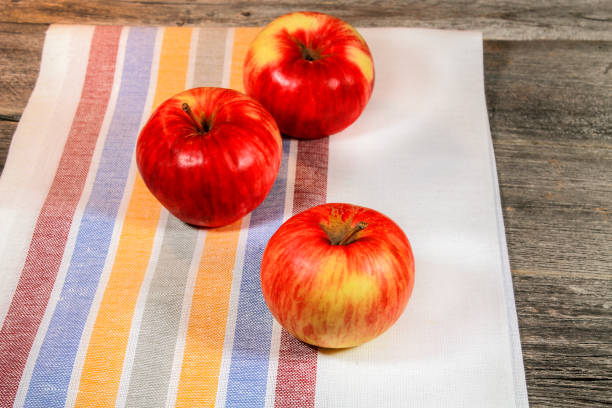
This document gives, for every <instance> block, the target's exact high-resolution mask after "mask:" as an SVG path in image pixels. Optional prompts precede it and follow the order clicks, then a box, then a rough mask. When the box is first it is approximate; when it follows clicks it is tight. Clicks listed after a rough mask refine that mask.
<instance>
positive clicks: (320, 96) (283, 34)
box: [243, 12, 374, 139]
mask: <svg viewBox="0 0 612 408" xmlns="http://www.w3.org/2000/svg"><path fill="white" fill-rule="evenodd" d="M243 80H244V87H245V90H246V93H247V94H248V95H250V96H252V97H253V98H255V99H257V100H258V101H259V102H261V104H262V105H263V106H265V107H266V109H268V111H269V112H270V113H271V114H272V116H274V118H275V119H276V122H277V123H278V127H279V128H280V130H281V132H282V133H283V134H286V135H289V136H292V137H295V138H299V139H315V138H320V137H324V136H328V135H332V134H334V133H337V132H340V131H341V130H343V129H344V128H346V127H347V126H349V125H350V124H351V123H353V122H354V121H355V120H356V119H357V118H358V117H359V115H361V113H362V111H363V109H364V108H365V106H366V104H367V103H368V100H369V99H370V95H371V93H372V89H373V86H374V62H373V60H372V55H371V53H370V50H369V48H368V45H367V43H366V42H365V40H364V39H363V37H362V36H361V35H360V34H359V33H358V32H357V31H356V30H355V29H354V28H353V27H352V26H351V25H349V24H348V23H346V22H344V21H343V20H340V19H339V18H336V17H332V16H329V15H327V14H322V13H316V12H294V13H289V14H286V15H283V16H281V17H278V18H277V19H275V20H274V21H272V22H271V23H270V24H268V25H267V26H266V27H264V29H263V30H262V31H261V32H260V33H259V34H258V35H257V37H256V38H255V40H254V41H253V43H252V44H251V45H250V47H249V50H248V52H247V55H246V59H245V64H244V74H243Z"/></svg>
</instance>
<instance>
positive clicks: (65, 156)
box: [0, 27, 121, 407]
mask: <svg viewBox="0 0 612 408" xmlns="http://www.w3.org/2000/svg"><path fill="white" fill-rule="evenodd" d="M120 34H121V28H120V27H96V29H95V31H94V34H93V38H92V42H91V48H90V52H89V61H88V64H87V72H86V74H85V82H84V84H83V90H82V93H81V99H80V101H79V105H78V107H77V110H76V114H75V117H74V119H73V122H72V126H71V128H70V133H69V134H68V138H67V140H66V144H65V146H64V151H63V152H62V157H61V159H60V162H59V166H58V168H57V172H56V173H55V177H54V179H53V183H52V184H51V188H50V190H49V192H48V194H47V198H46V199H45V202H44V204H43V206H42V209H41V211H40V214H39V215H38V219H37V221H36V226H35V228H34V233H33V235H32V241H31V242H30V248H29V250H28V254H27V257H26V260H25V264H24V266H23V270H22V272H21V277H20V278H19V283H18V284H17V288H16V290H15V294H14V296H13V300H12V303H11V305H10V307H9V310H8V313H7V315H6V318H5V320H4V324H3V326H2V330H1V331H0V356H2V357H1V358H2V362H1V363H0V406H2V407H8V406H11V405H12V404H13V401H14V399H15V394H16V393H17V388H18V387H19V381H20V379H21V376H22V373H23V369H24V366H25V363H26V360H27V358H28V355H29V353H30V349H31V348H32V343H33V342H34V338H35V337H36V333H37V331H38V327H39V326H40V321H41V320H42V317H43V315H44V313H45V309H46V307H47V303H48V301H49V296H50V295H51V291H52V290H53V285H54V283H55V279H56V277H57V272H58V269H59V266H60V264H61V261H62V256H63V254H64V249H65V247H66V241H67V239H68V232H69V231H70V226H71V224H72V218H73V216H74V212H75V210H76V206H77V204H78V202H79V198H80V197H81V193H82V191H83V187H84V184H85V179H86V178H87V173H88V171H89V165H90V163H91V158H92V155H93V151H94V148H95V145H96V140H97V138H98V133H99V132H100V128H101V126H102V121H103V120H104V114H105V112H106V107H107V104H108V100H109V98H110V94H111V88H112V84H113V77H114V72H115V61H116V57H117V48H118V45H119V36H120ZM66 63H69V61H66Z"/></svg>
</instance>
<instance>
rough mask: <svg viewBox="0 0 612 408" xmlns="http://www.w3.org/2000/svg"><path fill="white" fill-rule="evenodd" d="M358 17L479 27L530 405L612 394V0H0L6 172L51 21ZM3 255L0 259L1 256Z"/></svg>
mask: <svg viewBox="0 0 612 408" xmlns="http://www.w3.org/2000/svg"><path fill="white" fill-rule="evenodd" d="M293 10H318V11H323V12H327V13H329V14H334V15H336V16H338V17H341V18H344V19H345V20H347V21H349V22H350V23H352V24H353V25H355V26H358V27H367V26H408V27H431V28H443V29H470V30H479V31H482V32H483V33H484V38H485V42H484V64H485V87H486V97H487V104H488V109H489V119H490V124H491V131H492V135H493V142H494V147H495V156H496V159H497V171H498V175H499V183H500V187H501V196H502V205H503V212H504V218H505V223H506V235H507V241H508V249H509V253H510V264H511V268H512V277H513V281H514V291H515V296H516V306H517V311H518V319H519V326H520V334H521V343H522V347H523V358H524V363H525V371H526V377H527V386H528V393H529V400H530V403H531V405H532V406H547V407H561V406H572V407H581V406H584V407H587V406H589V407H592V406H600V405H605V404H611V403H612V227H611V224H610V217H611V214H610V207H611V205H612V1H609V0H605V1H604V0H602V1H597V0H588V1H587V0H584V1H575V0H559V1H548V2H544V1H542V2H538V1H506V0H504V1H494V0H477V1H471V2H468V1H447V2H438V1H433V0H431V1H424V0H421V1H400V0H394V1H387V2H379V1H361V2H357V1H349V0H341V1H320V2H308V1H297V0H287V1H285V2H282V3H281V4H279V3H278V1H276V0H265V1H259V2H257V3H253V4H250V3H249V2H244V1H230V2H221V1H219V0H210V1H208V2H204V1H200V2H176V1H170V0H168V1H156V2H154V1H150V0H140V1H128V0H126V1H115V2H109V1H102V0H96V1H87V2H84V1H81V2H80V1H76V0H73V1H70V0H69V1H42V0H32V1H20V0H11V1H8V0H3V1H2V2H1V3H0V31H1V34H0V90H1V93H2V98H1V99H0V170H1V169H2V167H3V166H4V162H5V160H6V156H7V151H8V147H9V144H10V140H11V137H12V135H13V132H14V131H15V128H16V127H17V123H18V121H19V118H20V116H21V113H22V112H23V109H24V107H25V105H26V103H27V100H28V97H29V96H30V93H31V92H32V89H33V88H34V84H35V81H36V78H37V75H38V69H39V64H40V56H41V50H42V45H43V40H44V34H45V30H46V28H47V26H48V24H49V23H69V24H77V23H81V24H130V25H189V26H196V25H204V24H206V25H216V26H245V25H265V24H266V23H267V22H269V21H270V20H271V19H272V18H274V17H276V16H278V15H280V14H283V13H285V12H288V11H293ZM0 262H1V261H0Z"/></svg>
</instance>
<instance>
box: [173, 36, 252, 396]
mask: <svg viewBox="0 0 612 408" xmlns="http://www.w3.org/2000/svg"><path fill="white" fill-rule="evenodd" d="M259 30H260V29H259V28H237V29H236V30H235V31H234V43H233V53H232V62H231V71H230V87H231V88H233V89H236V90H238V91H241V92H244V88H243V86H242V66H243V64H244V57H245V55H246V52H247V49H248V47H249V45H250V44H251V41H252V40H253V39H254V38H255V36H256V35H257V33H258V32H259ZM241 222H242V220H238V221H236V222H235V223H233V224H231V225H228V226H226V227H223V228H219V229H211V230H209V231H207V235H206V242H205V244H204V250H203V252H202V258H201V261H200V267H199V270H198V276H197V278H196V284H195V288H194V293H193V298H192V303H191V315H190V317H189V325H188V328H187V337H186V339H185V352H184V355H183V366H182V368H181V377H180V380H179V387H178V393H177V398H176V406H177V407H192V406H198V407H204V406H210V407H213V406H214V405H215V400H216V397H217V385H218V379H219V368H220V366H221V357H222V355H223V341H224V338H225V329H226V327H225V326H226V322H227V313H228V308H229V297H230V289H231V286H232V277H233V269H234V262H235V259H236V249H237V246H238V238H239V235H240V225H241Z"/></svg>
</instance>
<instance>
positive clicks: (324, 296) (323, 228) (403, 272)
mask: <svg viewBox="0 0 612 408" xmlns="http://www.w3.org/2000/svg"><path fill="white" fill-rule="evenodd" d="M413 286H414V258H413V255H412V249H411V248H410V243H409V241H408V239H407V238H406V235H405V234H404V232H403V231H402V230H401V229H400V227H399V226H397V224H395V223H394V222H393V221H392V220H391V219H390V218H388V217H386V216H385V215H383V214H381V213H379V212H378V211H375V210H372V209H369V208H365V207H360V206H356V205H351V204H341V203H334V204H323V205H319V206H316V207H312V208H310V209H308V210H306V211H304V212H301V213H299V214H297V215H295V216H293V217H291V218H290V219H289V220H287V221H286V222H285V223H284V224H283V225H281V227H280V228H279V229H278V230H277V231H276V232H275V233H274V235H273V236H272V238H271V239H270V241H269V242H268V244H267V246H266V249H265V251H264V254H263V258H262V263H261V289H262V292H263V297H264V299H265V301H266V304H267V305H268V307H269V309H270V311H271V312H272V315H273V316H274V318H275V319H276V320H277V321H278V322H279V323H280V324H281V325H282V326H283V327H284V328H285V329H286V330H287V331H288V332H289V333H291V334H293V335H294V336H295V337H297V338H298V339H300V340H302V341H303V342H305V343H308V344H312V345H314V346H318V347H324V348H344V347H352V346H356V345H359V344H361V343H364V342H367V341H369V340H371V339H373V338H375V337H377V336H378V335H380V334H381V333H383V332H384V331H385V330H387V329H388V328H389V327H391V326H392V325H393V323H394V322H395V321H396V320H397V319H398V318H399V317H400V315H401V314H402V312H403V310H404V309H405V307H406V304H407V303H408V299H409V298H410V295H411V293H412V288H413Z"/></svg>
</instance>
